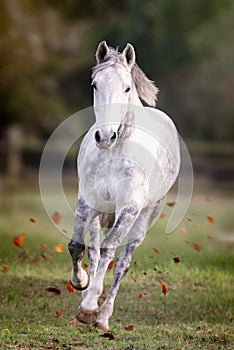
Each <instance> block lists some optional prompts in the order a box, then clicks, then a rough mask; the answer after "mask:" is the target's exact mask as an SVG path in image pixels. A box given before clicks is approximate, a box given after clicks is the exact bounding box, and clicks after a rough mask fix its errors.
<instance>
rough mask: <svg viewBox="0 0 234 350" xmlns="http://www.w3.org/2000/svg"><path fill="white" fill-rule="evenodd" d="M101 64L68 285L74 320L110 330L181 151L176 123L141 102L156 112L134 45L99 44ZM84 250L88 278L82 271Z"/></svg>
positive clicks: (83, 155) (81, 159)
mask: <svg viewBox="0 0 234 350" xmlns="http://www.w3.org/2000/svg"><path fill="white" fill-rule="evenodd" d="M96 60H97V64H96V66H95V67H94V68H93V74H92V79H93V81H92V86H93V89H94V113H95V117H96V122H95V124H94V125H93V127H92V128H91V129H90V130H89V131H88V133H87V134H86V136H85V137H84V140H83V142H82V144H81V147H80V152H79V156H78V174H79V193H78V201H77V206H76V210H75V227H74V233H73V236H72V239H71V241H70V243H69V245H68V246H69V251H70V254H71V257H72V262H73V269H72V273H71V283H72V285H73V286H74V288H76V289H78V290H82V302H81V305H80V306H79V308H78V311H77V318H78V320H80V321H81V322H84V323H94V325H95V326H96V327H97V328H99V329H103V330H108V329H109V318H110V316H111V315H112V312H113V307H114V300H115V297H116V295H117V292H118V289H119V286H120V282H121V280H122V278H123V277H124V276H125V274H126V272H127V270H128V268H129V266H130V262H131V257H132V253H133V251H134V249H135V248H136V247H137V246H139V244H140V243H141V242H142V241H143V239H144V237H145V235H146V232H147V230H148V229H149V227H150V225H151V224H152V221H153V220H154V219H155V217H156V216H157V215H158V213H159V210H160V208H161V205H162V200H163V198H164V197H165V195H166V193H167V192H168V190H169V189H170V188H171V186H172V185H173V184H174V182H175V180H176V178H177V175H178V172H179V168H180V151H179V139H178V134H177V131H176V128H175V126H174V124H173V122H172V121H171V119H170V118H169V117H168V116H167V115H165V114H164V113H163V112H161V111H159V110H157V109H155V108H150V107H143V105H142V103H141V100H140V99H142V100H144V101H145V102H146V103H147V104H148V105H150V106H153V107H155V105H156V96H157V92H158V89H157V88H156V86H155V85H154V83H153V82H152V81H150V80H149V79H148V78H147V77H146V76H145V74H144V73H143V72H142V70H141V69H140V68H139V67H138V66H137V64H136V63H135V51H134V48H133V46H132V45H130V44H127V46H126V47H125V49H124V50H123V52H122V53H120V52H118V50H114V49H113V48H110V47H108V46H107V44H106V42H105V41H104V42H101V43H100V44H99V46H98V48H97V52H96ZM155 123H156V124H155ZM151 125H152V127H151ZM155 125H156V127H155ZM153 129H154V130H153ZM88 232H89V242H88V244H87V241H86V234H87V233H88ZM86 244H87V245H88V255H89V270H88V274H87V273H86V271H85V270H84V269H83V268H82V258H83V256H84V252H85V245H86ZM121 244H122V250H121V252H120V254H119V256H118V258H117V260H116V263H115V268H114V277H113V281H112V284H111V287H110V289H109V292H108V294H107V297H106V299H105V301H104V303H103V304H102V305H101V307H99V304H98V299H99V297H100V296H101V294H102V292H103V281H104V276H105V273H106V271H107V268H108V265H109V263H110V262H111V261H112V260H113V259H114V256H115V251H116V249H117V247H119V246H120V245H121Z"/></svg>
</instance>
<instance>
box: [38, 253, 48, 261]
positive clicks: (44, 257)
mask: <svg viewBox="0 0 234 350" xmlns="http://www.w3.org/2000/svg"><path fill="white" fill-rule="evenodd" d="M40 257H41V259H42V260H44V261H49V260H50V258H49V257H48V256H47V255H45V254H41V255H40Z"/></svg>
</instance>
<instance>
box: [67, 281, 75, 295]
mask: <svg viewBox="0 0 234 350" xmlns="http://www.w3.org/2000/svg"><path fill="white" fill-rule="evenodd" d="M66 289H67V291H68V292H69V293H74V292H75V288H74V287H73V286H72V284H71V283H70V282H68V284H67V286H66Z"/></svg>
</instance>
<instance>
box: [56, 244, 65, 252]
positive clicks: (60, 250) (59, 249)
mask: <svg viewBox="0 0 234 350" xmlns="http://www.w3.org/2000/svg"><path fill="white" fill-rule="evenodd" d="M54 250H55V251H56V252H57V253H62V252H63V245H62V243H58V244H57V245H56V246H55V248H54Z"/></svg>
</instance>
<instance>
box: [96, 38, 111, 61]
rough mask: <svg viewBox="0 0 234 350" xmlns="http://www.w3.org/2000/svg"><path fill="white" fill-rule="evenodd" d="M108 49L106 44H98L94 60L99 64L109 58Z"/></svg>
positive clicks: (103, 42) (104, 42)
mask: <svg viewBox="0 0 234 350" xmlns="http://www.w3.org/2000/svg"><path fill="white" fill-rule="evenodd" d="M109 51H110V50H109V47H108V46H107V44H106V41H102V42H100V44H99V45H98V48H97V51H96V60H97V63H101V62H102V61H104V60H105V59H106V58H107V57H108V56H109Z"/></svg>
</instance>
